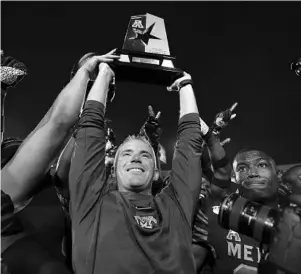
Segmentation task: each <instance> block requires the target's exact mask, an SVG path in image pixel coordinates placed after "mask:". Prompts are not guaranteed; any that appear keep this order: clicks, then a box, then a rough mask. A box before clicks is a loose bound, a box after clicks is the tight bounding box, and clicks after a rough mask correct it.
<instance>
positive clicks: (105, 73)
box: [98, 63, 115, 85]
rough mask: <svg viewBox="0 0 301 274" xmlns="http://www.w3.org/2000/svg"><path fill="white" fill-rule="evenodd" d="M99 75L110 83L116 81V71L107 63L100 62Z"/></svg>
mask: <svg viewBox="0 0 301 274" xmlns="http://www.w3.org/2000/svg"><path fill="white" fill-rule="evenodd" d="M98 68H99V72H98V76H100V77H101V78H102V79H103V80H104V81H105V82H106V83H107V84H108V85H110V84H111V83H112V82H113V81H115V80H114V79H115V73H114V71H113V70H112V69H111V68H110V66H109V65H108V64H107V63H100V64H99V66H98Z"/></svg>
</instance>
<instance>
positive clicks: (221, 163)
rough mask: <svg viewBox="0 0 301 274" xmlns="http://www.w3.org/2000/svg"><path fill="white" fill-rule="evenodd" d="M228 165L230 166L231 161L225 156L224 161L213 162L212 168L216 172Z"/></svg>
mask: <svg viewBox="0 0 301 274" xmlns="http://www.w3.org/2000/svg"><path fill="white" fill-rule="evenodd" d="M227 164H229V160H228V158H227V156H224V157H223V158H222V159H220V160H218V161H216V162H215V161H213V162H212V166H213V168H214V170H216V169H219V168H222V167H225V166H226V165H227Z"/></svg>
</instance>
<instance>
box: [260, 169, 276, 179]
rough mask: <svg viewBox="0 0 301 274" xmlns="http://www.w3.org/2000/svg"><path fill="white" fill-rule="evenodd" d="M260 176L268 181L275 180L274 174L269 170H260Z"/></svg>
mask: <svg viewBox="0 0 301 274" xmlns="http://www.w3.org/2000/svg"><path fill="white" fill-rule="evenodd" d="M258 175H259V176H261V177H264V178H267V179H270V180H271V179H273V173H272V171H271V170H268V169H260V170H259V171H258Z"/></svg>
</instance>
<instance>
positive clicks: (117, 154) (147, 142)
mask: <svg viewBox="0 0 301 274" xmlns="http://www.w3.org/2000/svg"><path fill="white" fill-rule="evenodd" d="M132 140H139V141H142V142H144V143H146V144H148V145H149V146H150V148H151V150H152V154H153V158H154V162H155V169H157V157H156V153H155V150H154V148H153V147H152V145H151V143H150V142H149V140H148V139H147V138H146V137H145V136H143V135H129V136H128V137H126V138H125V139H124V141H123V142H122V143H121V144H120V145H119V146H118V149H117V151H116V154H115V158H114V163H113V167H114V168H115V167H116V162H117V160H118V156H119V154H120V151H121V147H122V146H123V145H124V144H125V143H127V142H129V141H132Z"/></svg>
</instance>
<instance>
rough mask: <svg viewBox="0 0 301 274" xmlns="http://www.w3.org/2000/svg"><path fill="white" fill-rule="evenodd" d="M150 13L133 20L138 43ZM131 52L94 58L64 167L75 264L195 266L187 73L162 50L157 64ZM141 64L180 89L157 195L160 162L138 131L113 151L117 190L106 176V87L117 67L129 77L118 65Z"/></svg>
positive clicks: (196, 171)
mask: <svg viewBox="0 0 301 274" xmlns="http://www.w3.org/2000/svg"><path fill="white" fill-rule="evenodd" d="M148 16H149V15H144V20H145V21H146V22H143V20H142V22H136V21H134V22H135V24H136V25H137V26H143V27H145V24H144V23H146V31H143V30H142V31H141V32H140V33H139V35H140V36H139V35H137V37H140V38H139V39H140V40H141V41H142V42H143V43H145V41H146V42H148V41H147V39H146V38H145V37H144V36H143V35H144V34H146V35H148V36H150V35H154V34H152V33H151V31H152V30H155V28H154V26H155V25H154V26H153V27H152V29H151V30H150V28H149V27H147V25H148V23H147V21H148ZM142 17H143V16H142ZM151 19H153V17H152V18H151ZM135 20H138V19H137V18H136V19H135ZM153 23H154V22H153ZM153 23H152V24H153ZM154 36H155V35H154ZM145 44H146V43H145ZM135 54H136V53H132V52H130V53H129V55H131V56H130V58H129V59H130V60H131V61H133V60H136V61H137V60H139V61H141V60H142V63H139V62H138V61H137V62H136V63H135V64H132V65H130V64H131V62H126V61H125V62H124V60H125V56H124V53H122V52H121V54H120V59H119V60H118V61H117V62H115V64H114V66H112V68H113V69H112V68H111V67H110V66H109V65H108V64H106V63H104V62H102V63H100V64H99V65H98V69H96V70H95V71H97V70H98V72H97V77H96V79H95V81H94V84H93V86H92V88H91V90H90V92H89V94H88V96H87V100H86V102H85V105H84V108H83V112H82V116H81V118H80V121H79V123H78V128H77V131H76V133H75V136H74V137H75V150H74V153H73V157H72V161H71V168H70V173H69V189H70V216H71V219H72V233H73V251H72V255H73V258H72V261H73V269H74V271H75V272H76V273H85V274H89V273H107V274H111V273H137V274H138V273H139V274H141V273H173V274H175V273H185V274H188V273H195V263H194V258H193V252H192V241H191V230H192V229H191V227H192V220H193V214H194V209H195V206H196V202H197V199H198V195H199V191H200V187H201V183H200V182H201V175H202V174H201V169H200V166H201V148H202V139H201V126H200V121H199V114H198V108H197V104H196V100H195V96H194V92H193V89H192V80H191V77H190V75H188V74H186V73H183V72H182V71H181V70H178V69H175V68H173V67H164V66H161V65H160V62H161V61H162V60H161V59H163V58H162V57H161V56H158V55H154V57H155V58H157V59H160V60H159V61H160V62H159V65H157V67H156V65H155V64H154V63H151V62H153V61H151V60H145V59H147V58H149V59H151V58H150V55H148V56H147V57H141V55H142V54H141V53H139V54H136V55H137V56H138V55H139V57H137V59H135V58H134V57H135V56H134V55H135ZM96 58H97V57H96ZM164 58H165V56H164ZM123 62H124V63H123ZM169 63H171V62H169ZM138 67H140V69H139V71H140V72H141V73H140V75H143V73H145V71H146V72H147V73H146V74H147V75H149V74H148V73H149V72H150V71H152V73H151V74H152V75H157V76H158V78H156V77H155V78H152V79H149V78H147V75H145V74H144V75H143V76H141V77H142V78H144V79H148V80H149V81H153V80H154V79H155V80H156V79H157V80H158V82H156V83H161V84H162V83H171V85H170V87H169V88H168V90H169V91H173V92H178V93H179V98H180V117H179V125H178V132H177V144H176V148H175V152H174V156H173V163H172V171H171V176H170V183H169V184H168V186H167V187H166V188H164V189H163V190H162V191H161V192H160V193H159V194H157V195H156V196H153V195H152V194H151V189H152V182H153V181H154V180H156V179H157V177H158V176H159V173H158V169H157V164H158V163H157V161H156V155H155V153H154V150H153V148H152V147H151V144H150V143H149V142H148V140H147V139H145V138H144V137H141V136H129V137H128V138H127V139H126V140H125V141H124V142H123V143H122V144H121V145H120V146H119V148H118V150H117V152H116V156H115V159H114V164H113V168H112V175H113V178H114V180H115V182H116V184H117V186H118V187H117V190H116V189H112V188H110V187H109V183H108V181H107V180H106V172H105V143H106V139H105V136H106V132H105V129H104V114H105V111H106V102H107V94H108V91H109V87H110V84H111V82H112V81H114V78H115V74H116V80H117V81H119V78H118V77H119V76H120V78H121V79H122V78H123V77H124V78H125V77H126V76H125V75H124V74H122V73H123V72H125V73H128V75H129V74H130V72H131V71H136V72H137V71H138V70H137V68H138ZM160 71H162V74H163V75H164V76H163V77H162V75H161V76H160ZM93 72H94V70H93ZM93 72H92V71H91V74H93ZM179 75H181V77H179ZM135 77H137V74H135ZM136 79H137V78H136ZM125 80H127V79H125ZM130 80H133V78H130ZM140 80H141V79H140ZM171 96H172V95H171Z"/></svg>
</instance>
